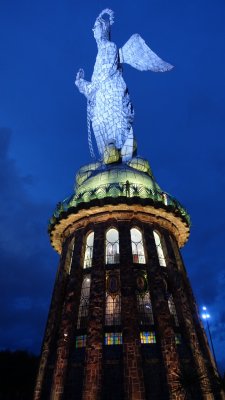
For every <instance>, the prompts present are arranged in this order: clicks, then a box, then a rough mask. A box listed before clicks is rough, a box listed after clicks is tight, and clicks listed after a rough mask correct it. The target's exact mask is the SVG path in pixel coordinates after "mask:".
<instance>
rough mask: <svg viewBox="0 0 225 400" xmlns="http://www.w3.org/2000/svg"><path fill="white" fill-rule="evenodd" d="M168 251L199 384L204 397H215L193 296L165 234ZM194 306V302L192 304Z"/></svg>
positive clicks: (171, 279) (170, 272)
mask: <svg viewBox="0 0 225 400" xmlns="http://www.w3.org/2000/svg"><path fill="white" fill-rule="evenodd" d="M164 239H165V242H166V247H167V252H168V256H169V257H168V277H169V283H170V286H171V289H172V290H171V291H172V295H173V299H174V304H175V307H176V311H177V315H178V319H179V321H180V323H181V324H182V326H183V332H184V334H185V336H186V340H187V343H188V344H189V346H190V349H191V352H192V357H193V360H194V363H195V367H196V370H197V373H198V375H199V378H200V379H199V385H200V388H201V392H202V395H203V398H204V399H207V400H210V399H214V396H213V394H212V388H211V384H210V380H209V376H208V371H207V368H206V364H205V360H204V358H203V356H202V352H201V349H200V345H199V341H198V337H197V334H196V329H195V324H194V321H193V315H192V312H191V309H190V306H189V304H190V302H192V298H188V297H187V294H186V290H185V284H184V274H182V273H181V272H180V271H179V270H178V269H177V267H176V263H175V258H174V253H173V249H172V246H171V243H170V240H169V238H168V236H167V235H164ZM192 306H193V304H192Z"/></svg>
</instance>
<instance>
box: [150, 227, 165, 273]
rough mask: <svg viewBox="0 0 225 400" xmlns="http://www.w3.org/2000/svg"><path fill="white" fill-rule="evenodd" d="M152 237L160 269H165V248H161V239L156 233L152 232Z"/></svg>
mask: <svg viewBox="0 0 225 400" xmlns="http://www.w3.org/2000/svg"><path fill="white" fill-rule="evenodd" d="M153 235H154V239H155V244H156V249H157V253H158V258H159V264H160V265H161V267H166V258H165V246H163V244H162V237H161V236H160V235H159V233H158V232H157V231H153ZM163 247H164V248H163Z"/></svg>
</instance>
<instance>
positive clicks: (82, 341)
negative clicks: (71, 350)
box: [75, 335, 87, 349]
mask: <svg viewBox="0 0 225 400" xmlns="http://www.w3.org/2000/svg"><path fill="white" fill-rule="evenodd" d="M86 339H87V335H81V336H76V342H75V346H76V349H79V348H81V347H85V346H86Z"/></svg>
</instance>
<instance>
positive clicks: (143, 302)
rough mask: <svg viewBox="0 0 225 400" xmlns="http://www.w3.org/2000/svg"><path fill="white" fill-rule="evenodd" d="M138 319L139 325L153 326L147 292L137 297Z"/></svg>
mask: <svg viewBox="0 0 225 400" xmlns="http://www.w3.org/2000/svg"><path fill="white" fill-rule="evenodd" d="M137 307H138V319H139V324H140V325H154V318H153V313H152V304H151V300H150V295H149V292H146V293H145V294H144V295H141V294H138V295H137Z"/></svg>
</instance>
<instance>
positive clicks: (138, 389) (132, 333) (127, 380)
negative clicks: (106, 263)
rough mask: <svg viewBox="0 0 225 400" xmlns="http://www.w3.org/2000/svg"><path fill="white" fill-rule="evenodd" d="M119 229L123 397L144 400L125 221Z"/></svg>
mask: <svg viewBox="0 0 225 400" xmlns="http://www.w3.org/2000/svg"><path fill="white" fill-rule="evenodd" d="M118 225H119V242H120V279H121V317H122V318H121V319H122V327H123V364H124V393H125V399H126V400H145V387H144V378H143V370H142V358H141V343H140V331H139V326H138V321H137V304H136V295H135V286H136V285H135V277H134V272H133V269H132V264H133V260H132V251H131V237H130V229H129V225H130V224H129V222H128V221H121V222H119V223H118Z"/></svg>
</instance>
